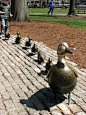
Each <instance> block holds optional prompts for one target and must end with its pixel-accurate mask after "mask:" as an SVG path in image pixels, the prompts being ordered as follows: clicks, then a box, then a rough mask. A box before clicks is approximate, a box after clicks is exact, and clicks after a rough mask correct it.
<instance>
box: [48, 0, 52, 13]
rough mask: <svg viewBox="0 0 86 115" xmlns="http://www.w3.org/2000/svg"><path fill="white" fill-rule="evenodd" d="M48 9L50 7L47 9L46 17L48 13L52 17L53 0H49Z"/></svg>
mask: <svg viewBox="0 0 86 115" xmlns="http://www.w3.org/2000/svg"><path fill="white" fill-rule="evenodd" d="M49 7H50V9H49V11H48V15H49V13H50V12H51V15H53V0H51V1H50V2H49Z"/></svg>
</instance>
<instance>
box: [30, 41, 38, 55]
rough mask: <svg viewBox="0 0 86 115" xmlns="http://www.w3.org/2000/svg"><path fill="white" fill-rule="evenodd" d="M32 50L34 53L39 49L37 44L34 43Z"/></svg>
mask: <svg viewBox="0 0 86 115" xmlns="http://www.w3.org/2000/svg"><path fill="white" fill-rule="evenodd" d="M31 51H32V52H33V53H36V52H37V51H38V48H37V45H36V44H35V43H34V44H33V46H32V47H31Z"/></svg>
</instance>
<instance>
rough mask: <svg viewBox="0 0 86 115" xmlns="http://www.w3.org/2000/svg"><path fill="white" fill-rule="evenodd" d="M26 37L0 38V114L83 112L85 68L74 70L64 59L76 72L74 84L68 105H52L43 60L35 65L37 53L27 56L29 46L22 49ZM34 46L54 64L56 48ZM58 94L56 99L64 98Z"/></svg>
mask: <svg viewBox="0 0 86 115" xmlns="http://www.w3.org/2000/svg"><path fill="white" fill-rule="evenodd" d="M26 40H27V38H23V39H22V41H21V44H19V45H17V44H15V36H13V35H11V38H10V39H9V40H5V39H4V37H3V38H2V39H0V115H86V70H85V69H78V67H77V65H76V64H75V63H73V62H70V61H69V59H67V61H68V63H69V64H71V65H72V66H73V67H74V68H75V69H76V71H77V72H78V74H79V77H78V82H77V86H76V88H75V89H74V90H73V92H72V96H71V98H72V102H71V104H70V105H68V104H66V103H65V102H64V101H62V102H61V103H59V104H55V99H54V93H53V92H52V90H51V89H50V87H49V85H48V83H47V78H46V73H45V66H44V65H45V63H42V64H38V62H37V55H36V54H35V55H31V53H30V49H27V50H25V48H24V47H25V41H26ZM33 43H34V42H33ZM36 43H37V42H36ZM37 46H38V47H39V48H41V49H42V51H43V52H44V54H45V56H46V59H45V62H46V60H47V59H48V57H52V59H53V61H54V62H55V63H56V60H57V53H56V51H54V50H52V49H50V48H48V47H47V46H46V45H45V44H43V43H37ZM58 96H59V100H64V98H67V95H64V96H63V95H58Z"/></svg>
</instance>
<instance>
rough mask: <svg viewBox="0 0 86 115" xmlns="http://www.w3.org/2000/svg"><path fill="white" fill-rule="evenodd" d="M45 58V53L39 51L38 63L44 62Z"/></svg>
mask: <svg viewBox="0 0 86 115" xmlns="http://www.w3.org/2000/svg"><path fill="white" fill-rule="evenodd" d="M44 59H45V56H44V53H43V52H42V51H41V50H39V49H38V63H41V62H44Z"/></svg>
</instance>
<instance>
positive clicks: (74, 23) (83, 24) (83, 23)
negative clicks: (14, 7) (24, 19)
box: [29, 8, 86, 30]
mask: <svg viewBox="0 0 86 115" xmlns="http://www.w3.org/2000/svg"><path fill="white" fill-rule="evenodd" d="M48 10H49V9H40V8H37V9H32V8H31V9H29V11H31V13H47V12H48ZM54 10H55V12H57V11H58V14H67V13H68V9H54ZM43 11H44V12H43ZM29 17H30V20H36V21H46V22H55V23H62V24H66V25H68V26H71V27H73V28H77V29H85V30H86V19H85V18H84V19H68V18H66V19H63V18H52V17H51V16H49V15H41V16H40V15H29Z"/></svg>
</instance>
